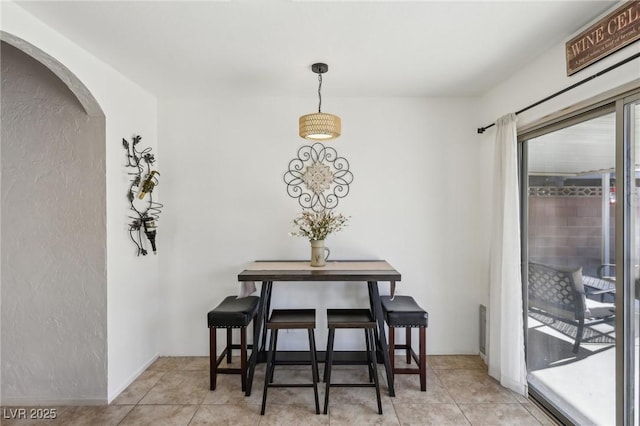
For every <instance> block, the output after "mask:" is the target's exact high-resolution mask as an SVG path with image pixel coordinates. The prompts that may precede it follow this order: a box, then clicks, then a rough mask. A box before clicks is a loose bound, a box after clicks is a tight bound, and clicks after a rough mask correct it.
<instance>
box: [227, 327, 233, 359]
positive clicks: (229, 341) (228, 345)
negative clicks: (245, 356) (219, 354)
mask: <svg viewBox="0 0 640 426" xmlns="http://www.w3.org/2000/svg"><path fill="white" fill-rule="evenodd" d="M232 331H233V329H232V328H231V327H228V328H227V364H231V347H232V345H233V339H232V335H231V332H232Z"/></svg>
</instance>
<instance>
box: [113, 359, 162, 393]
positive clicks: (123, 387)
mask: <svg viewBox="0 0 640 426" xmlns="http://www.w3.org/2000/svg"><path fill="white" fill-rule="evenodd" d="M159 357H160V354H155V355H154V356H152V357H151V359H150V360H149V361H147V362H146V363H144V364H143V365H142V367H140V368H139V369H138V370H137V371H136V372H135V373H133V374H132V375H131V376H130V377H129V379H128V380H126V381H125V382H124V383H122V384H121V385H120V386H118V388H117V389H116V390H115V391H114V392H113V393H111V394H109V397H108V403H109V404H111V403H112V402H113V400H114V399H116V398H117V397H118V395H120V394H121V393H122V392H123V391H124V390H125V389H126V388H127V387H128V386H129V385H130V384H131V383H133V382H134V381H135V380H136V379H137V378H138V377H139V376H140V375H141V374H142V373H144V371H145V370H146V369H147V368H149V367H150V366H151V364H153V363H154V362H155V361H156V360H157V359H158V358H159Z"/></svg>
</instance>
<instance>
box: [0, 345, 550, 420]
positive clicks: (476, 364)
mask: <svg viewBox="0 0 640 426" xmlns="http://www.w3.org/2000/svg"><path fill="white" fill-rule="evenodd" d="M396 362H404V361H403V360H402V359H401V357H398V358H397V359H396ZM427 370H428V378H427V391H426V392H421V391H420V385H419V378H418V376H417V375H397V376H396V379H395V381H396V396H395V397H394V398H391V397H389V395H388V393H387V387H386V384H384V383H385V380H384V379H383V377H384V374H383V373H384V368H383V367H382V366H380V377H381V384H382V385H381V390H382V392H381V393H382V409H383V412H384V414H383V415H379V414H377V406H376V398H375V390H374V389H373V388H331V393H330V401H329V414H328V415H323V414H320V415H316V414H315V408H314V402H313V390H312V389H311V388H270V389H269V393H268V399H267V409H266V413H265V415H264V416H261V415H260V404H261V402H262V387H263V384H264V364H260V365H259V366H258V368H257V369H256V375H255V379H254V384H253V391H252V394H251V396H250V397H245V396H244V393H242V392H241V390H240V377H239V376H238V375H219V376H218V387H217V389H216V390H215V391H214V392H211V391H209V373H208V371H209V364H208V358H207V357H161V358H159V359H158V360H157V361H156V362H154V363H153V365H151V366H150V367H149V368H148V369H147V370H146V371H145V372H144V373H142V374H141V375H140V377H138V379H136V380H135V381H134V382H133V383H132V384H131V385H130V386H129V387H128V388H127V389H125V391H124V392H122V393H121V394H120V395H119V396H118V397H117V398H116V399H115V400H114V401H113V402H112V404H110V405H109V406H94V407H56V414H57V417H56V419H55V420H19V419H7V417H11V416H10V415H8V413H9V411H8V409H9V408H8V407H4V408H3V413H4V414H3V416H2V418H0V423H1V424H2V425H3V426H5V425H6V426H11V425H20V426H23V425H36V426H39V425H47V424H56V425H64V426H71V425H78V426H94V425H121V426H126V425H140V426H142V425H153V426H160V425H172V426H173V425H175V426H178V425H189V426H195V425H260V426H262V425H300V424H304V425H315V424H318V425H320V424H322V425H349V426H355V425H469V424H471V425H519V426H520V425H553V424H555V423H553V421H552V420H551V419H550V418H548V417H547V416H546V415H545V414H544V413H543V412H542V411H540V409H538V408H537V407H536V406H535V405H533V404H532V403H531V402H529V401H528V400H527V399H525V398H523V397H521V396H519V395H516V394H514V393H513V392H511V391H509V390H507V389H505V388H503V387H501V386H500V385H499V384H498V383H497V382H496V381H495V380H493V379H492V378H490V377H489V376H488V375H487V369H486V366H485V365H484V363H483V361H482V360H481V359H480V357H478V356H466V355H449V356H434V355H432V356H429V358H428V367H427ZM320 374H321V375H322V368H321V370H320ZM366 379H367V375H366V367H364V366H338V365H337V366H334V368H333V374H332V381H333V382H338V381H344V382H348V381H352V382H353V381H366ZM296 380H300V381H305V382H306V381H309V380H311V373H310V370H309V367H304V366H292V367H288V366H279V367H276V373H275V381H276V382H278V381H280V382H285V381H286V382H291V381H296ZM319 394H320V410H321V411H322V404H323V401H324V385H323V384H320V386H319Z"/></svg>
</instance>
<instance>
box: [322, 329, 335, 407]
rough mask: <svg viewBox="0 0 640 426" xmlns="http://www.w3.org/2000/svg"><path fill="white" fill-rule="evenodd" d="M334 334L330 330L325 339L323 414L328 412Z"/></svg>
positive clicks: (333, 330) (332, 330)
mask: <svg viewBox="0 0 640 426" xmlns="http://www.w3.org/2000/svg"><path fill="white" fill-rule="evenodd" d="M335 332H336V330H335V328H330V329H329V336H328V339H327V359H326V361H325V363H324V381H325V393H324V414H327V413H328V410H329V388H331V365H332V364H333V339H334V337H335Z"/></svg>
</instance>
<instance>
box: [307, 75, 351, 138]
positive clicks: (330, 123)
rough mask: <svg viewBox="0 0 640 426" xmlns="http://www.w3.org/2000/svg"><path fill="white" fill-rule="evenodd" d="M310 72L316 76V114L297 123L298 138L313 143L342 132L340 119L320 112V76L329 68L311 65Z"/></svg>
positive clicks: (309, 115) (334, 136)
mask: <svg viewBox="0 0 640 426" xmlns="http://www.w3.org/2000/svg"><path fill="white" fill-rule="evenodd" d="M311 71H313V72H314V73H316V74H318V112H317V113H313V114H307V115H303V116H302V117H300V120H299V122H298V124H299V133H300V137H301V138H304V139H310V140H314V141H318V140H329V139H334V138H337V137H338V136H340V132H341V131H342V122H341V121H340V117H338V116H337V115H333V114H327V113H324V112H321V111H320V108H321V107H322V94H321V93H320V89H321V88H322V74H324V73H326V72H327V71H329V66H328V65H327V64H322V63H318V64H313V65H312V66H311Z"/></svg>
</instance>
